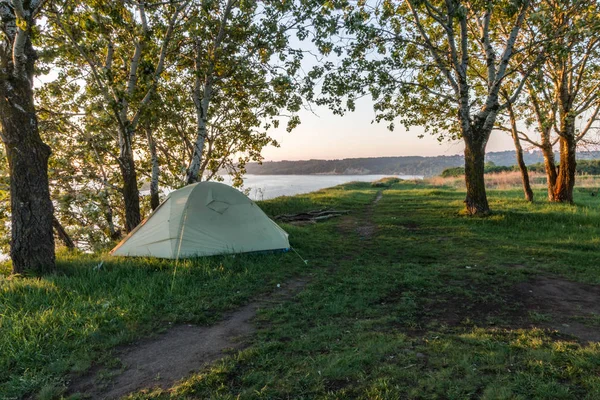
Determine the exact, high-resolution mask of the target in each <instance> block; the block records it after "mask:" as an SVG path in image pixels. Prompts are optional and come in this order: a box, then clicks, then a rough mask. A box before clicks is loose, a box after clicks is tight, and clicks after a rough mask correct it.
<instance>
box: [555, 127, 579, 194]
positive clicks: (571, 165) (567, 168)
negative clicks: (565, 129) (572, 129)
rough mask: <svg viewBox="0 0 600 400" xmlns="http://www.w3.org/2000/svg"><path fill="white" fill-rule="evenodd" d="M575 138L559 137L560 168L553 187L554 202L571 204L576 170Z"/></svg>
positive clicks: (570, 136) (569, 136)
mask: <svg viewBox="0 0 600 400" xmlns="http://www.w3.org/2000/svg"><path fill="white" fill-rule="evenodd" d="M576 149H577V145H576V143H575V138H574V136H572V135H564V136H561V137H560V167H559V168H558V177H557V179H556V185H555V187H554V201H558V202H565V203H572V202H573V187H574V186H575V172H576V168H577V161H576Z"/></svg>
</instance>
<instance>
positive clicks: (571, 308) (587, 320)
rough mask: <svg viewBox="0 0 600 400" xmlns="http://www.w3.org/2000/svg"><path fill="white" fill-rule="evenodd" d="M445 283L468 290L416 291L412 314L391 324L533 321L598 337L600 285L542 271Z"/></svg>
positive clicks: (413, 329)
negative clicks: (496, 282) (501, 282)
mask: <svg viewBox="0 0 600 400" xmlns="http://www.w3.org/2000/svg"><path fill="white" fill-rule="evenodd" d="M517 268H518V267H517ZM448 286H450V287H454V288H460V287H463V288H465V289H467V290H464V291H462V290H454V291H452V290H448V291H442V292H437V293H428V294H427V295H426V297H421V296H419V297H420V298H419V300H418V301H419V307H418V309H417V311H416V312H415V315H414V319H412V320H411V321H402V322H400V323H399V324H398V326H397V327H396V328H400V329H402V330H404V331H405V332H407V333H409V334H411V335H414V336H420V335H422V334H423V333H424V332H426V331H427V330H431V329H438V328H444V327H446V328H456V327H461V326H462V327H464V326H474V325H477V326H495V327H499V328H507V329H515V328H532V327H537V328H542V329H548V330H551V331H557V332H558V333H559V334H560V335H558V336H557V337H562V336H561V335H567V336H571V337H575V338H576V339H578V341H579V342H581V343H586V342H600V286H596V285H588V284H584V283H578V282H572V281H568V280H565V279H561V278H558V277H545V276H544V277H536V278H534V279H532V280H530V281H528V282H523V283H519V284H517V285H514V286H498V287H489V286H486V285H480V286H475V285H473V284H472V283H469V282H462V281H461V282H455V281H453V282H448ZM405 293H407V292H405V291H403V290H402V288H398V289H397V290H395V291H393V292H391V293H389V294H388V295H387V296H385V297H384V298H382V299H380V300H379V302H380V304H381V305H382V306H385V305H386V304H390V303H391V304H396V303H399V302H403V301H406V299H405V298H404V296H405ZM411 296H412V295H411Z"/></svg>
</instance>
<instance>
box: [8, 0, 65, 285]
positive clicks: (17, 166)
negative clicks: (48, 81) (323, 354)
mask: <svg viewBox="0 0 600 400" xmlns="http://www.w3.org/2000/svg"><path fill="white" fill-rule="evenodd" d="M41 5H42V3H40V2H39V1H35V2H34V1H32V2H27V3H25V4H23V2H21V1H13V2H8V1H3V2H0V27H1V28H2V32H3V41H2V45H1V46H0V123H1V125H2V132H1V134H0V136H1V137H2V141H3V142H4V145H5V147H6V154H7V158H8V164H9V174H10V204H11V224H12V225H11V227H12V229H11V246H10V247H11V248H10V256H11V258H12V264H13V273H24V272H33V273H38V274H40V273H45V272H50V271H52V270H54V268H55V256H54V235H53V232H52V220H53V206H52V201H51V200H50V190H49V187H48V158H49V157H50V147H48V145H46V144H45V143H44V142H43V141H42V139H41V137H40V134H39V131H38V121H37V116H36V112H35V104H34V100H33V89H32V88H33V77H34V63H35V60H36V58H37V55H36V53H35V51H34V49H33V46H32V44H31V31H32V27H33V25H34V21H35V17H36V15H37V14H38V13H39V7H41ZM17 20H19V23H17Z"/></svg>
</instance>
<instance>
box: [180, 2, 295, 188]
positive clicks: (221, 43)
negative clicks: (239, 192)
mask: <svg viewBox="0 0 600 400" xmlns="http://www.w3.org/2000/svg"><path fill="white" fill-rule="evenodd" d="M293 11H295V9H294V4H293V2H289V3H288V4H285V3H282V4H278V3H272V4H269V5H268V6H265V7H264V8H263V7H261V5H260V4H259V3H257V2H241V1H238V0H226V1H214V2H212V3H207V4H202V5H200V7H197V8H195V9H194V12H193V13H192V14H191V18H190V22H191V23H190V25H189V32H190V34H191V40H192V43H191V44H190V46H189V47H190V48H191V51H190V53H191V54H192V56H191V57H190V58H192V59H193V63H192V65H188V66H187V68H188V69H189V70H190V72H191V73H192V76H193V85H192V87H193V89H192V93H191V94H192V99H193V104H194V109H195V117H196V132H195V138H194V140H193V143H194V145H193V149H192V157H191V160H190V162H189V166H188V168H187V176H186V183H187V184H190V183H194V182H197V181H199V180H201V178H202V176H203V174H204V172H205V171H207V170H209V171H210V173H209V175H208V177H207V178H208V179H211V178H212V177H215V176H216V174H217V173H218V171H219V169H220V168H223V167H226V166H227V164H229V167H230V168H229V170H230V171H233V170H234V169H236V168H235V167H233V163H229V160H230V157H231V156H233V155H234V154H236V153H240V152H242V153H244V152H249V153H250V159H253V160H259V161H260V160H262V158H261V157H260V151H261V150H262V148H263V147H264V146H266V145H269V144H275V145H276V142H275V141H273V140H272V139H270V138H269V137H268V136H267V135H266V131H267V130H268V129H270V128H271V127H273V126H275V125H276V124H279V119H278V117H279V113H280V112H281V111H282V110H284V109H285V110H286V111H289V112H291V113H292V114H295V112H297V111H298V109H299V108H300V105H301V104H302V100H301V99H300V97H299V96H298V94H297V91H296V89H297V86H298V85H297V84H296V83H295V81H294V76H295V75H296V73H297V72H298V70H299V68H300V60H301V56H302V53H301V52H299V51H297V50H295V49H293V48H292V47H291V46H290V43H289V36H288V31H289V30H291V29H293V28H294V27H295V26H296V25H297V24H298V22H299V20H298V19H297V18H294V17H293V15H292V14H293ZM215 101H217V103H215ZM298 123H299V120H298V118H297V116H295V115H292V116H291V118H289V120H288V131H290V130H291V129H293V128H294V127H295V126H296V125H297V124H298ZM207 143H208V148H206V144H207ZM246 161H247V159H244V158H239V159H238V160H237V169H240V170H241V171H243V168H244V165H245V162H246ZM236 175H237V177H238V178H239V174H236Z"/></svg>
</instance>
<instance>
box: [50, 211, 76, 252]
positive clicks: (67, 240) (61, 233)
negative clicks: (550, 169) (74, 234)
mask: <svg viewBox="0 0 600 400" xmlns="http://www.w3.org/2000/svg"><path fill="white" fill-rule="evenodd" d="M52 226H54V230H55V231H56V234H57V235H58V237H59V239H60V240H61V241H62V242H63V243H64V244H65V247H66V248H67V249H69V250H73V249H74V248H75V243H73V239H71V237H70V236H69V234H68V233H67V231H65V228H64V227H63V226H62V225H61V223H60V221H59V220H58V218H56V217H53V218H52Z"/></svg>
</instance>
